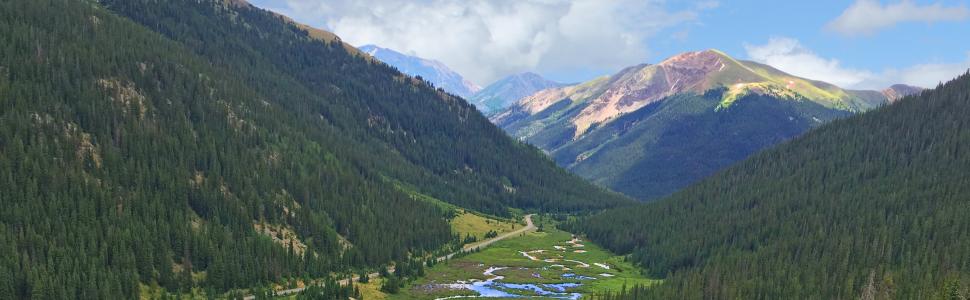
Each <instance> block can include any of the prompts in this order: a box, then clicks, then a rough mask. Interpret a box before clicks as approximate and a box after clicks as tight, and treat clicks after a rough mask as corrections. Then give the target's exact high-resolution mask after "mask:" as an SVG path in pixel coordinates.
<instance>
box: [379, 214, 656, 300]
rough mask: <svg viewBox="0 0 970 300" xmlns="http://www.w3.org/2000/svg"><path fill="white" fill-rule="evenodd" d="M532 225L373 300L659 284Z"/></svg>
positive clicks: (568, 294)
mask: <svg viewBox="0 0 970 300" xmlns="http://www.w3.org/2000/svg"><path fill="white" fill-rule="evenodd" d="M532 219H533V220H537V221H536V222H537V223H538V225H537V226H538V227H527V228H523V230H521V231H516V232H513V233H511V234H510V236H509V238H508V239H504V240H502V239H498V240H495V241H490V242H488V243H487V244H486V243H482V244H478V245H474V246H471V247H466V249H468V248H477V247H484V246H486V245H489V244H490V246H489V247H487V248H483V249H482V250H481V251H476V252H472V253H469V254H467V255H464V256H457V257H455V258H452V259H450V260H447V261H442V262H440V263H438V264H436V265H434V266H433V267H431V268H429V269H427V271H426V275H425V276H423V277H421V278H419V279H417V280H416V281H414V282H412V283H410V284H408V285H407V286H406V287H405V288H402V289H401V292H400V293H399V294H395V295H389V294H384V295H381V296H379V297H378V298H377V299H394V300H396V299H401V300H404V299H428V300H431V299H454V298H501V299H510V298H534V297H540V298H543V299H579V298H580V297H582V296H590V295H593V294H597V293H602V292H607V291H614V290H620V289H622V288H623V287H624V286H625V285H626V286H635V285H652V284H655V283H658V282H659V281H658V280H655V279H650V278H647V277H645V276H643V275H641V274H640V271H639V269H638V268H636V267H634V266H633V265H631V264H630V263H628V262H626V261H625V260H624V258H623V257H622V256H616V255H614V254H612V253H610V252H608V251H606V250H604V249H603V248H601V247H599V246H597V245H596V244H593V243H591V242H588V241H585V240H583V239H582V238H578V237H576V236H574V235H572V234H570V233H568V232H565V231H561V230H559V229H555V224H556V223H557V222H555V221H552V220H551V219H550V218H548V217H546V218H540V217H538V216H536V217H533V218H532ZM527 220H530V219H528V218H527ZM539 228H542V229H541V230H539Z"/></svg>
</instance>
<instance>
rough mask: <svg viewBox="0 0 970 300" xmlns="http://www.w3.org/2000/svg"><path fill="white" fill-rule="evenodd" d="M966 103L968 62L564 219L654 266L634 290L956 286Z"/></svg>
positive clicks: (822, 294)
mask: <svg viewBox="0 0 970 300" xmlns="http://www.w3.org/2000/svg"><path fill="white" fill-rule="evenodd" d="M968 115H970V74H968V75H964V76H962V77H960V78H958V79H956V80H954V81H951V82H949V83H946V84H944V85H942V86H940V87H938V88H937V89H936V90H930V91H926V92H923V93H922V94H921V95H920V96H915V97H906V98H903V99H902V100H900V101H899V102H897V103H895V104H893V105H889V106H887V107H883V108H879V109H877V110H875V111H872V112H869V113H864V114H861V115H858V116H855V117H850V118H847V119H844V120H838V121H835V122H833V123H831V124H829V125H825V126H823V127H821V128H819V129H817V130H814V131H812V132H810V133H809V134H807V135H806V136H804V137H802V138H799V139H797V140H794V141H792V142H789V143H786V144H783V145H781V146H779V147H776V148H774V149H772V150H768V151H765V152H762V153H760V154H758V155H755V156H754V157H752V158H750V159H748V160H745V161H744V162H742V163H740V164H738V165H736V166H734V167H731V168H728V169H727V170H725V171H723V172H720V173H718V174H717V175H715V176H713V177H711V178H709V179H706V180H704V181H702V182H701V183H699V184H697V185H694V186H692V187H690V188H687V189H685V190H684V191H681V192H678V193H676V194H674V195H673V196H671V197H668V198H665V199H663V200H660V201H658V202H655V203H650V204H645V205H641V206H638V207H636V208H634V209H630V208H624V209H617V210H609V211H607V212H604V213H601V214H598V215H595V216H592V217H590V218H588V219H583V220H581V221H578V222H576V223H573V224H572V225H571V226H570V227H571V228H572V229H575V230H578V231H582V232H584V233H585V234H586V235H588V236H589V237H590V238H591V239H593V240H594V241H597V242H599V243H601V244H603V245H606V246H608V247H609V248H611V249H613V250H616V251H619V252H623V253H631V256H630V258H631V259H632V260H634V261H635V262H637V263H638V264H640V265H641V266H643V267H644V268H646V270H647V271H649V272H650V273H651V274H654V275H656V276H664V277H666V280H665V281H664V283H663V284H661V285H658V286H655V287H651V288H647V289H634V290H633V291H635V292H636V293H638V294H639V299H644V298H650V299H674V298H679V299H684V298H687V299H701V298H705V299H712V298H713V299H857V298H862V299H885V298H899V299H965V298H961V297H967V296H970V292H968V289H970V288H968V284H970V217H967V216H970V177H968V176H967V170H970V148H968V147H970V118H968V117H967V116H968ZM604 298H605V299H634V297H633V296H632V295H628V296H626V297H623V296H617V297H604Z"/></svg>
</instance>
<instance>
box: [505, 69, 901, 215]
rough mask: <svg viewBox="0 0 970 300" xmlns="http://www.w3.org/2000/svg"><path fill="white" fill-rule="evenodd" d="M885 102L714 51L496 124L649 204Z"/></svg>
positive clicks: (534, 106) (534, 99)
mask: <svg viewBox="0 0 970 300" xmlns="http://www.w3.org/2000/svg"><path fill="white" fill-rule="evenodd" d="M887 99H888V98H887V96H886V95H884V94H883V93H880V92H875V91H873V92H872V93H868V92H863V91H846V90H842V89H840V88H838V87H836V86H833V85H830V84H827V83H824V82H818V81H812V80H808V79H804V78H799V77H795V76H792V75H789V74H786V73H783V72H781V71H779V70H777V69H774V68H772V67H770V66H766V65H762V64H758V63H754V62H749V61H740V60H735V59H733V58H731V57H729V56H727V55H725V54H724V53H722V52H720V51H717V50H707V51H701V52H689V53H684V54H681V55H677V56H674V57H671V58H669V59H667V60H664V61H663V62H661V63H659V64H656V65H639V66H633V67H629V68H626V69H624V70H622V71H620V72H619V73H617V74H616V75H613V76H610V77H603V78H599V79H595V80H592V81H589V82H586V83H582V84H579V85H575V86H568V87H562V88H556V89H548V90H544V91H541V92H538V93H536V94H534V95H532V96H529V97H526V98H524V99H522V100H521V101H520V102H519V103H518V104H517V105H514V106H512V107H511V108H510V109H507V110H505V111H503V112H501V113H498V114H496V115H494V116H493V117H492V121H493V122H495V123H496V124H497V125H499V126H500V127H502V128H503V129H505V130H506V131H507V132H509V133H510V134H512V135H513V136H515V137H518V138H520V139H522V140H524V141H526V142H528V143H530V144H533V145H535V146H537V147H539V148H540V149H543V150H545V151H546V152H547V153H549V155H550V156H552V157H553V158H554V160H555V161H556V162H557V163H558V164H559V165H561V166H563V167H565V168H568V169H570V170H572V171H573V172H575V173H576V174H579V175H580V176H583V177H585V178H587V179H590V180H592V181H594V182H597V183H599V184H601V185H603V186H607V187H609V188H611V189H613V190H615V191H619V192H622V193H624V194H627V195H629V196H631V197H634V198H638V199H642V200H650V199H656V198H659V197H662V196H665V195H669V194H670V193H672V192H674V191H677V190H679V189H681V188H683V187H685V186H687V185H689V184H690V183H693V182H696V181H697V180H700V179H701V178H704V177H706V176H709V175H711V174H713V173H714V172H716V171H717V170H720V169H721V168H724V167H726V166H729V165H730V164H732V163H734V162H736V161H738V160H740V159H743V158H745V157H747V156H749V155H751V154H754V153H756V152H757V151H759V150H761V149H763V148H765V147H767V146H771V145H774V144H777V143H779V142H782V141H785V140H788V139H791V138H793V137H796V136H798V135H800V134H802V133H804V132H805V131H807V130H809V129H811V128H813V127H814V126H817V125H821V124H824V123H826V122H829V121H832V120H834V119H836V118H839V117H843V116H846V115H849V114H851V113H853V112H858V111H863V110H867V109H870V108H873V107H876V106H878V105H881V104H883V103H886V102H887Z"/></svg>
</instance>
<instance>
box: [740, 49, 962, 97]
mask: <svg viewBox="0 0 970 300" xmlns="http://www.w3.org/2000/svg"><path fill="white" fill-rule="evenodd" d="M744 48H745V51H746V52H747V55H748V58H750V59H751V60H753V61H757V62H760V63H764V64H767V65H770V66H773V67H775V68H778V69H779V70H782V71H785V72H786V73H789V74H792V75H795V76H799V77H804V78H808V79H814V80H821V81H825V82H828V83H831V84H835V85H837V86H840V87H843V88H851V89H883V88H886V87H888V86H890V85H892V84H896V83H904V84H909V85H915V86H921V87H926V88H932V87H935V86H936V85H937V84H938V83H940V82H944V81H948V80H950V79H953V78H954V77H956V76H958V75H960V74H963V73H964V72H966V71H967V69H968V68H970V52H967V57H966V59H965V60H964V61H962V62H957V63H926V64H919V65H914V66H910V67H906V68H901V69H886V70H882V71H879V72H874V71H871V70H864V69H855V68H850V67H846V66H843V65H842V63H841V62H839V61H838V60H837V59H832V58H825V57H821V56H819V55H818V54H816V53H815V52H813V51H811V49H808V48H807V47H805V46H803V45H802V44H801V43H800V42H799V41H798V40H796V39H792V38H787V37H774V38H771V39H769V40H768V43H766V44H763V45H749V44H746V45H744Z"/></svg>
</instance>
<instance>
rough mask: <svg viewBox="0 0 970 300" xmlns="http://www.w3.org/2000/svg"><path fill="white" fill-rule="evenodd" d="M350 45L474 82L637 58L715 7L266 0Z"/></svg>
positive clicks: (542, 0) (555, 0)
mask: <svg viewBox="0 0 970 300" xmlns="http://www.w3.org/2000/svg"><path fill="white" fill-rule="evenodd" d="M262 2H270V3H267V4H264V5H263V6H265V7H268V8H271V9H273V8H275V9H274V10H277V11H279V12H281V13H284V14H288V15H291V16H293V17H296V18H297V19H299V20H304V21H306V20H319V21H318V22H310V23H315V24H318V25H323V26H324V27H326V28H327V29H329V30H332V31H334V32H335V33H336V34H337V35H339V36H340V37H341V38H343V39H344V41H346V42H349V43H351V44H353V45H358V46H359V45H364V44H377V45H380V46H383V47H387V48H391V49H395V50H398V51H401V52H404V53H410V54H415V55H418V56H421V57H425V58H431V59H436V60H439V61H442V62H444V63H445V64H447V65H448V66H449V67H451V68H453V69H455V70H456V71H458V72H459V73H461V74H462V75H465V76H466V77H469V78H470V79H471V80H472V81H475V82H477V83H479V84H487V83H490V82H491V81H493V80H495V79H498V78H499V77H501V76H504V75H507V74H510V73H514V72H520V71H526V70H537V71H539V72H545V73H552V72H564V73H568V72H571V71H575V70H588V69H599V70H608V69H615V68H620V67H624V66H627V65H631V64H635V63H640V62H643V61H645V60H646V59H647V57H648V54H649V52H648V48H647V46H646V40H647V39H648V38H649V37H651V36H653V35H655V34H657V33H658V32H660V31H661V30H663V29H667V28H669V27H672V26H676V25H679V24H684V23H687V22H691V21H693V20H696V18H697V13H698V12H699V11H701V10H704V9H710V8H714V7H717V2H716V1H705V2H703V3H701V4H699V5H695V6H692V7H690V8H685V9H683V10H680V11H671V10H669V9H667V8H666V7H665V5H664V3H663V2H664V1H663V0H611V1H602V0H574V1H569V0H490V1H486V0H479V1H451V0H419V1H403V0H383V1H359V0H333V1H319V0H273V1H270V0H265V1H262Z"/></svg>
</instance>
